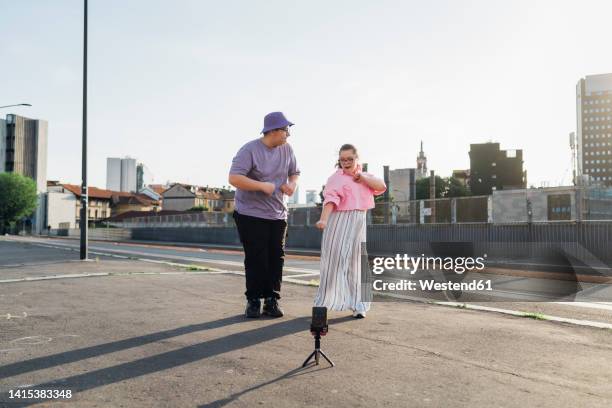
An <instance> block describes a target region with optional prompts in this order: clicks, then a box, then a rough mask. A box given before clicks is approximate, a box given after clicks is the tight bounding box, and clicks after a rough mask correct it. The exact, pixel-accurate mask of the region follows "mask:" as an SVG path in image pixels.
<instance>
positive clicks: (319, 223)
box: [315, 220, 327, 231]
mask: <svg viewBox="0 0 612 408" xmlns="http://www.w3.org/2000/svg"><path fill="white" fill-rule="evenodd" d="M326 226H327V221H322V220H319V221H317V223H316V224H315V227H317V228H318V229H320V230H321V231H323V230H324V229H325V227H326Z"/></svg>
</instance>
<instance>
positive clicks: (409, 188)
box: [387, 169, 417, 201]
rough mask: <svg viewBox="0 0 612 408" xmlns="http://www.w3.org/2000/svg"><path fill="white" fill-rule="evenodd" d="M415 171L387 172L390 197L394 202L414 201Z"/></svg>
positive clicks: (398, 170) (396, 170)
mask: <svg viewBox="0 0 612 408" xmlns="http://www.w3.org/2000/svg"><path fill="white" fill-rule="evenodd" d="M416 172H417V171H416V169H394V170H389V185H388V186H387V187H388V189H389V190H390V195H391V197H393V200H394V201H410V200H416Z"/></svg>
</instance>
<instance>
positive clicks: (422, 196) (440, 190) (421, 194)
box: [416, 176, 448, 200]
mask: <svg viewBox="0 0 612 408" xmlns="http://www.w3.org/2000/svg"><path fill="white" fill-rule="evenodd" d="M435 188H436V198H442V197H445V196H446V191H447V189H448V180H447V179H443V178H442V177H440V176H436V187H435ZM416 199H417V200H428V199H429V177H424V178H422V179H420V180H417V182H416Z"/></svg>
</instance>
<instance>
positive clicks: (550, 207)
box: [110, 187, 612, 228]
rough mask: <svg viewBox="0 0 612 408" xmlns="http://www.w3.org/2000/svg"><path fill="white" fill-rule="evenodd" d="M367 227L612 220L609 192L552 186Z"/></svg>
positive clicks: (389, 210)
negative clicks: (380, 225)
mask: <svg viewBox="0 0 612 408" xmlns="http://www.w3.org/2000/svg"><path fill="white" fill-rule="evenodd" d="M320 215H321V207H320V206H319V207H303V208H290V209H289V210H288V217H287V221H288V223H289V225H292V226H306V227H308V226H313V225H315V224H316V222H317V220H318V219H319V217H320ZM367 219H368V224H373V225H379V224H384V225H394V224H464V223H470V224H472V223H493V224H508V223H529V224H531V223H546V222H567V221H589V220H612V189H595V188H590V189H584V188H578V187H555V188H548V189H527V190H500V191H494V192H493V194H492V195H490V196H470V197H457V198H439V199H435V200H414V201H384V202H377V203H376V204H375V207H374V208H373V209H371V210H370V211H368V217H367ZM110 225H112V226H114V227H121V228H187V227H231V226H234V220H233V218H232V215H231V214H230V213H223V212H192V213H186V214H173V215H156V216H148V217H135V218H129V219H125V220H123V221H119V222H112V223H110Z"/></svg>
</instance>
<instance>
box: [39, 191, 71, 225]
mask: <svg viewBox="0 0 612 408" xmlns="http://www.w3.org/2000/svg"><path fill="white" fill-rule="evenodd" d="M47 188H48V191H47V192H46V193H43V194H42V196H43V199H42V200H41V201H42V203H43V208H44V211H43V213H44V222H43V225H44V226H45V228H44V229H48V228H50V229H71V228H78V225H77V217H76V212H75V209H76V208H77V198H76V196H75V195H74V194H73V193H72V192H70V191H65V190H64V189H62V188H61V186H60V185H59V182H57V181H48V182H47Z"/></svg>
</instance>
